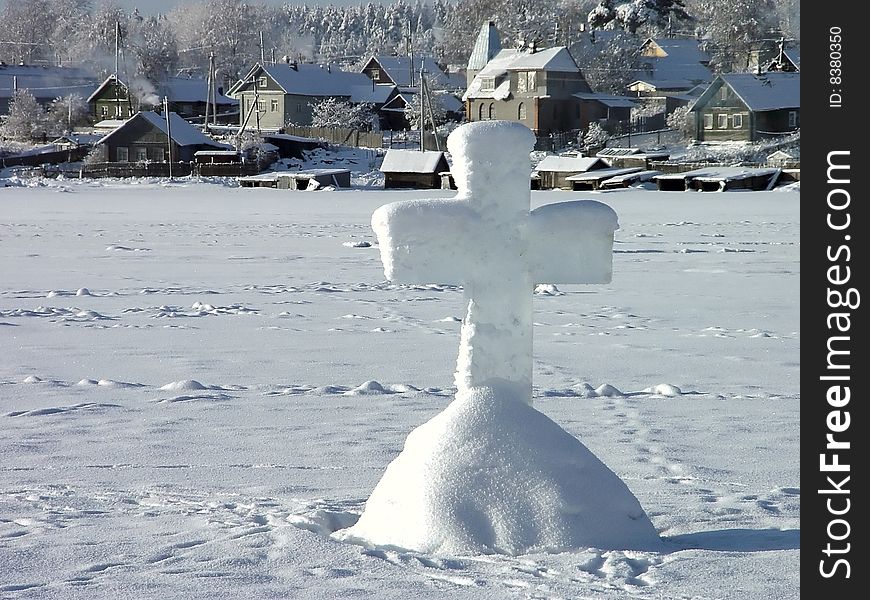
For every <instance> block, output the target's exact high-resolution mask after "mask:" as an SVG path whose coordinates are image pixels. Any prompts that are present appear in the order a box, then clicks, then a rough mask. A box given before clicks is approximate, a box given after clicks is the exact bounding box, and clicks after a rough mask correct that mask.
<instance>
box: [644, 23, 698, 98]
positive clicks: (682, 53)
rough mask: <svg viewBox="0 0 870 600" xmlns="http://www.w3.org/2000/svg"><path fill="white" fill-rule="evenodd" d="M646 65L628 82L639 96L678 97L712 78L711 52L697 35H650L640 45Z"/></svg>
mask: <svg viewBox="0 0 870 600" xmlns="http://www.w3.org/2000/svg"><path fill="white" fill-rule="evenodd" d="M640 57H641V62H642V63H643V68H642V69H641V70H640V71H638V73H637V74H636V75H635V77H636V80H635V81H634V82H632V83H631V84H629V86H628V89H629V91H631V92H633V93H634V94H635V95H637V96H646V97H676V96H681V95H683V94H685V93H686V92H688V91H689V90H691V89H692V88H694V87H695V86H697V85H700V84H708V83H710V81H712V79H713V74H712V72H711V71H710V67H709V64H710V55H709V54H707V53H706V52H704V51H703V50H702V49H701V45H700V42H699V41H698V40H696V39H694V38H657V39H653V38H647V40H646V41H644V43H643V44H641V47H640Z"/></svg>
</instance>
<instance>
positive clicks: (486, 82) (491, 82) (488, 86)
mask: <svg viewBox="0 0 870 600" xmlns="http://www.w3.org/2000/svg"><path fill="white" fill-rule="evenodd" d="M493 90H495V77H481V78H480V91H482V92H492V91H493Z"/></svg>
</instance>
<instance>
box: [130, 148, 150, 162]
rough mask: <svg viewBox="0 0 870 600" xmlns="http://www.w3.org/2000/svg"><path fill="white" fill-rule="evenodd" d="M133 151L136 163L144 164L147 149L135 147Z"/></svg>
mask: <svg viewBox="0 0 870 600" xmlns="http://www.w3.org/2000/svg"><path fill="white" fill-rule="evenodd" d="M133 150H134V152H135V153H136V162H145V161H146V160H148V148H146V147H145V146H136V147H135V148H134V149H133Z"/></svg>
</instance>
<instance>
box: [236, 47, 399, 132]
mask: <svg viewBox="0 0 870 600" xmlns="http://www.w3.org/2000/svg"><path fill="white" fill-rule="evenodd" d="M394 93H395V86H379V85H376V84H374V83H373V82H372V80H371V79H369V78H368V77H367V76H366V75H364V74H362V73H351V72H348V71H342V70H341V69H339V68H338V67H337V66H334V65H315V64H301V63H295V62H293V63H278V64H267V65H260V64H256V65H254V66H253V68H251V70H250V71H248V73H247V74H246V75H245V76H244V77H243V78H242V79H241V80H239V81H238V82H237V83H236V84H235V85H233V86H232V87H231V88H230V89H229V90H228V91H227V95H228V96H230V97H232V98H235V99H236V100H238V101H239V102H240V105H239V108H240V114H239V124H242V123H244V122H245V121H246V120H247V122H248V123H247V127H248V129H252V130H258V129H259V130H262V129H267V130H273V131H275V130H278V129H280V128H282V127H284V126H285V125H286V124H287V123H293V124H295V125H311V124H312V114H313V113H312V108H313V104H314V103H315V102H317V101H319V100H323V99H325V98H336V99H338V100H343V101H348V102H352V103H360V104H362V103H365V104H371V105H372V106H373V108H374V109H375V110H377V109H380V107H381V106H383V105H384V104H385V103H386V102H387V101H388V100H389V99H390V98H391V97H392V95H393V94H394ZM249 115H250V117H249Z"/></svg>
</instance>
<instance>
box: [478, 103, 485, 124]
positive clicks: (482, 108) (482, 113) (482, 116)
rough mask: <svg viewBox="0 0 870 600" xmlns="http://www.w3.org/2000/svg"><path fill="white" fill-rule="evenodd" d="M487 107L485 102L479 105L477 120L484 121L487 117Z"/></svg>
mask: <svg viewBox="0 0 870 600" xmlns="http://www.w3.org/2000/svg"><path fill="white" fill-rule="evenodd" d="M485 111H486V107H485V106H484V104H483V102H481V103H480V106H478V107H477V120H478V121H483V120H484V119H485V118H486V112H485Z"/></svg>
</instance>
